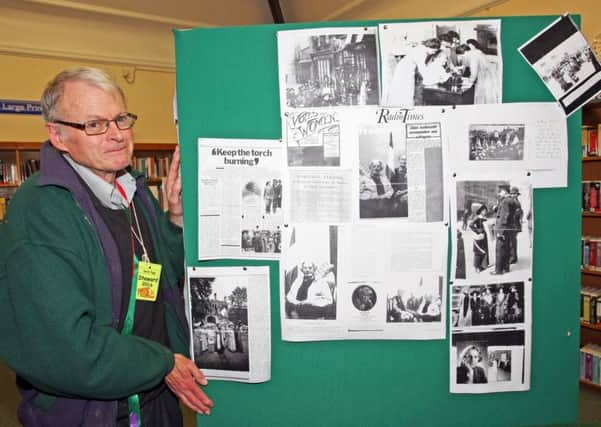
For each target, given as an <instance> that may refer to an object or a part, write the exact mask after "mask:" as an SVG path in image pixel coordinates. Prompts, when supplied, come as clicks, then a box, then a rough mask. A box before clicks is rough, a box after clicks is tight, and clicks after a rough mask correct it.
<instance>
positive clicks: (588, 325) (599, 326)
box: [580, 320, 601, 331]
mask: <svg viewBox="0 0 601 427" xmlns="http://www.w3.org/2000/svg"><path fill="white" fill-rule="evenodd" d="M580 326H582V327H583V328H588V329H594V330H596V331H601V323H589V322H585V321H583V320H581V321H580Z"/></svg>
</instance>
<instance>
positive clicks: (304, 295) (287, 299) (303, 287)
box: [281, 225, 338, 320]
mask: <svg viewBox="0 0 601 427" xmlns="http://www.w3.org/2000/svg"><path fill="white" fill-rule="evenodd" d="M337 251H338V227H336V226H327V225H288V227H286V229H285V233H284V248H283V253H282V259H281V264H282V269H283V273H284V281H283V282H284V295H283V298H284V304H283V305H284V311H285V317H286V319H304V320H335V319H336V295H337V265H338V253H337Z"/></svg>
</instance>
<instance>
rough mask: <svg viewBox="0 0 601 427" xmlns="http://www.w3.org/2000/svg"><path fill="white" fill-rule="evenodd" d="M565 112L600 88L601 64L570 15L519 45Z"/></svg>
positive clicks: (570, 110) (575, 106)
mask: <svg viewBox="0 0 601 427" xmlns="http://www.w3.org/2000/svg"><path fill="white" fill-rule="evenodd" d="M519 51H520V53H521V54H522V56H523V57H524V59H526V61H527V62H528V63H529V64H530V66H531V67H532V68H533V69H534V71H535V72H536V73H537V74H538V76H539V77H540V78H541V79H542V81H543V83H544V84H545V85H546V86H547V88H548V89H549V91H550V92H551V93H552V94H553V96H554V97H555V99H557V100H558V101H559V103H560V104H561V105H562V107H563V109H564V111H565V113H566V114H567V115H569V114H571V113H572V112H573V111H575V110H576V109H578V108H579V107H581V106H582V105H583V104H585V103H586V102H587V101H589V100H590V99H591V98H593V97H594V96H595V95H596V94H597V93H599V92H600V91H601V64H600V63H599V60H598V59H597V57H596V56H595V53H594V51H593V49H592V48H591V46H590V45H589V44H588V42H587V41H586V39H585V38H584V35H583V34H582V33H581V32H580V30H579V29H578V26H577V25H576V24H575V22H574V21H573V20H572V18H571V17H570V16H569V15H564V16H562V17H560V18H559V19H557V20H556V21H555V22H553V23H552V24H551V25H549V26H548V27H546V28H545V29H543V30H542V31H540V32H539V33H538V34H537V35H536V36H535V37H533V38H532V39H530V40H529V41H528V42H527V43H525V44H523V45H522V46H520V48H519Z"/></svg>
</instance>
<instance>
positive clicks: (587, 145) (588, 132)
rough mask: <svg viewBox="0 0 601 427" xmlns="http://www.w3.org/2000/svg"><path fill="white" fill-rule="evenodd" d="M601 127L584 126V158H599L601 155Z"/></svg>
mask: <svg viewBox="0 0 601 427" xmlns="http://www.w3.org/2000/svg"><path fill="white" fill-rule="evenodd" d="M599 127H601V125H599V126H588V125H585V126H582V157H591V156H598V155H599V154H601V150H600V148H599Z"/></svg>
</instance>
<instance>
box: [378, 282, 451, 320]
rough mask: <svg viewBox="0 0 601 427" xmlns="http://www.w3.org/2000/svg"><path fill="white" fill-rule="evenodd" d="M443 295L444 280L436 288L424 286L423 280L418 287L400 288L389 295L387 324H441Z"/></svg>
mask: <svg viewBox="0 0 601 427" xmlns="http://www.w3.org/2000/svg"><path fill="white" fill-rule="evenodd" d="M441 295H442V278H441V279H440V280H439V282H438V283H437V284H435V287H428V286H424V281H423V278H420V281H419V283H418V284H417V286H399V287H398V288H397V289H396V292H393V293H389V294H388V297H387V305H386V322H388V323H401V322H403V323H404V322H440V319H441V310H442V299H441Z"/></svg>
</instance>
